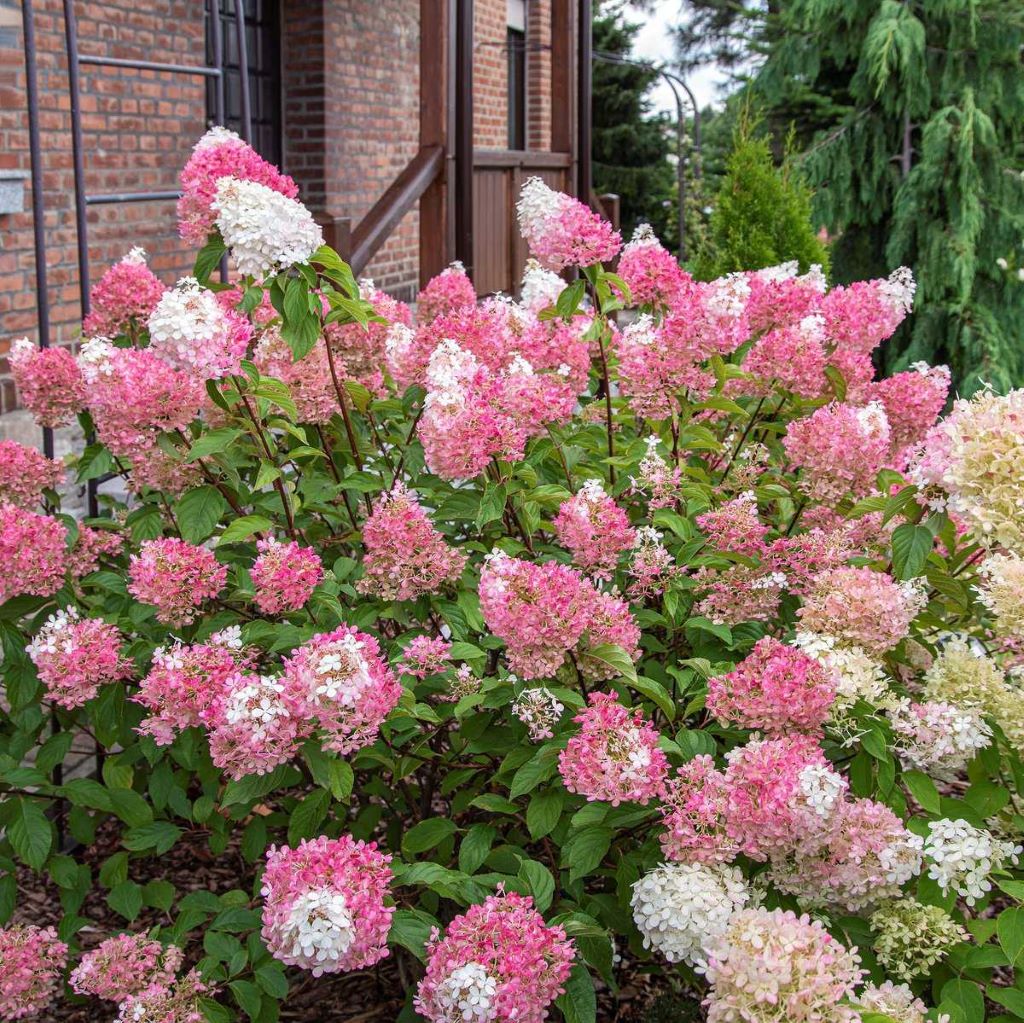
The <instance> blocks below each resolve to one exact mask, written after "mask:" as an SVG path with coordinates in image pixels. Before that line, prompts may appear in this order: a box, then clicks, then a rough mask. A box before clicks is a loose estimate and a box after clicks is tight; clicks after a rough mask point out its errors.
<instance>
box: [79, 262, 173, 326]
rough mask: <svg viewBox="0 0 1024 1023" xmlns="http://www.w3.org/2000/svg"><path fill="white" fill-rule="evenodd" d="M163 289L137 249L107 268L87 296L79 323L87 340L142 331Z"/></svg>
mask: <svg viewBox="0 0 1024 1023" xmlns="http://www.w3.org/2000/svg"><path fill="white" fill-rule="evenodd" d="M165 291H166V288H165V287H164V285H163V283H162V282H161V281H160V280H159V279H158V278H157V277H156V275H155V274H154V273H153V271H152V270H150V269H149V266H148V265H147V264H146V252H145V250H144V249H141V248H139V247H138V246H136V247H135V248H133V249H131V250H130V251H129V252H128V254H127V255H125V256H122V258H121V259H120V260H119V261H118V262H116V263H115V264H114V265H113V266H111V267H109V268H108V269H107V270H106V272H105V273H104V274H103V276H102V277H101V278H100V279H99V280H98V281H97V282H96V283H95V284H94V285H93V286H92V290H91V291H90V292H89V306H90V309H89V314H88V315H87V316H86V317H85V319H84V320H83V321H82V332H83V333H84V334H85V335H86V337H95V336H96V335H101V336H103V337H117V335H118V334H127V333H128V332H129V331H130V330H131V329H132V327H133V326H134V327H136V328H137V327H142V326H143V325H144V324H145V322H146V320H147V319H148V318H149V315H150V313H152V311H153V310H154V309H155V308H156V306H157V303H159V301H160V299H161V298H162V297H163V294H164V292H165Z"/></svg>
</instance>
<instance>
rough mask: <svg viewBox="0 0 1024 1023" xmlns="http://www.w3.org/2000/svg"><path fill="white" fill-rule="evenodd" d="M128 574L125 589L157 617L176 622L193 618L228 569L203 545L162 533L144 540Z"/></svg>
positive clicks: (167, 622) (221, 585)
mask: <svg viewBox="0 0 1024 1023" xmlns="http://www.w3.org/2000/svg"><path fill="white" fill-rule="evenodd" d="M128 575H129V580H130V581H129V583H128V592H129V593H131V595H132V596H133V597H136V598H137V599H139V600H141V601H142V602H143V603H144V604H152V605H153V606H154V607H155V608H156V609H157V610H156V618H157V621H159V622H163V623H164V624H165V625H176V626H177V625H187V624H189V623H190V622H193V621H195V618H196V615H197V614H198V613H199V608H200V607H201V606H202V605H203V604H204V603H205V602H206V601H207V600H212V599H213V598H214V597H216V596H217V594H218V593H220V591H221V590H222V589H223V588H224V583H225V582H227V577H228V569H227V565H222V564H220V563H219V562H218V561H217V559H216V557H214V554H213V551H210V550H207V549H206V548H205V547H196V546H194V545H193V544H190V543H186V542H185V541H184V540H179V539H177V538H176V537H162V538H160V539H158V540H145V541H143V543H142V545H141V546H140V548H139V553H138V554H133V555H132V556H131V566H130V567H129V569H128Z"/></svg>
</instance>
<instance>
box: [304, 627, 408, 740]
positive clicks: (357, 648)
mask: <svg viewBox="0 0 1024 1023" xmlns="http://www.w3.org/2000/svg"><path fill="white" fill-rule="evenodd" d="M284 681H285V682H286V683H287V685H288V688H289V690H290V691H291V692H292V693H294V694H295V695H296V697H297V699H299V700H300V701H301V702H302V704H303V706H304V712H305V714H306V715H307V716H308V717H311V718H314V719H315V720H316V722H317V723H318V724H319V725H320V727H321V728H322V729H323V730H324V733H325V737H324V746H325V747H326V748H327V749H331V750H335V751H337V752H338V753H343V754H347V753H352V752H354V751H355V750H358V749H362V748H363V747H364V746H367V745H369V744H370V743H371V742H373V741H374V740H375V739H376V738H377V733H378V732H379V731H380V726H381V725H382V724H383V722H384V719H385V718H386V717H387V716H388V715H389V714H390V713H391V711H393V710H394V709H395V707H396V706H397V704H398V701H399V699H400V698H401V695H402V687H401V685H400V684H399V682H398V680H397V679H396V678H395V676H394V673H393V672H392V671H391V669H390V668H389V667H388V666H387V664H386V662H385V661H384V660H383V658H382V657H381V654H380V646H379V644H378V643H377V640H376V639H374V638H373V636H370V635H367V634H366V633H365V632H359V631H358V630H356V629H353V628H350V627H349V626H347V625H341V626H339V627H338V628H337V629H335V630H334V631H333V632H324V633H320V634H318V635H316V636H314V637H313V638H312V639H311V640H309V642H307V643H304V644H303V645H302V646H301V647H299V648H298V650H295V651H293V652H292V655H291V657H288V658H285V661H284Z"/></svg>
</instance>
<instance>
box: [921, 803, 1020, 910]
mask: <svg viewBox="0 0 1024 1023" xmlns="http://www.w3.org/2000/svg"><path fill="white" fill-rule="evenodd" d="M924 852H925V856H927V858H928V859H929V861H930V863H929V865H928V876H929V877H930V878H931V879H932V880H933V881H938V883H939V886H940V887H941V888H942V891H943V892H944V893H946V892H949V891H950V890H951V889H952V890H953V891H955V892H956V893H957V895H959V896H961V897H962V898H963V899H964V901H965V902H966V903H967V905H968V906H973V905H974V903H975V902H977V901H978V899H981V898H984V896H985V893H986V892H989V891H991V890H992V882H991V881H989V879H988V878H989V875H990V874H991V873H992V872H993V871H996V870H1002V869H1003V867H1005V866H1006V865H1007V864H1008V863H1014V864H1015V863H1016V862H1017V860H1018V858H1019V857H1020V854H1021V852H1024V848H1022V847H1021V846H1019V845H1014V844H1013V843H1012V842H1007V841H1003V840H1002V839H998V838H996V837H995V836H994V835H992V833H991V832H989V831H986V830H984V829H983V828H976V827H974V826H973V825H971V824H968V823H967V821H962V820H951V819H950V818H946V817H944V818H942V819H941V820H937V821H932V823H931V824H929V825H928V837H927V838H926V839H925V843H924Z"/></svg>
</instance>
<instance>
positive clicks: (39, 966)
mask: <svg viewBox="0 0 1024 1023" xmlns="http://www.w3.org/2000/svg"><path fill="white" fill-rule="evenodd" d="M67 959H68V947H67V945H65V944H64V942H63V941H58V940H57V932H56V930H54V928H52V927H35V926H32V925H30V924H24V925H20V924H15V925H13V926H10V927H3V928H0V1011H2V1012H3V1014H4V1019H9V1020H15V1019H24V1018H26V1017H27V1016H34V1015H35V1014H36V1013H39V1012H42V1011H43V1009H45V1008H46V1007H47V1005H49V1004H50V1000H51V999H52V998H53V996H54V995H55V994H56V992H57V985H58V983H59V981H60V975H61V972H62V971H63V969H64V966H65V964H66V963H67Z"/></svg>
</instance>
